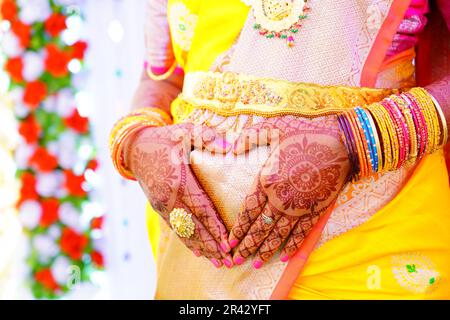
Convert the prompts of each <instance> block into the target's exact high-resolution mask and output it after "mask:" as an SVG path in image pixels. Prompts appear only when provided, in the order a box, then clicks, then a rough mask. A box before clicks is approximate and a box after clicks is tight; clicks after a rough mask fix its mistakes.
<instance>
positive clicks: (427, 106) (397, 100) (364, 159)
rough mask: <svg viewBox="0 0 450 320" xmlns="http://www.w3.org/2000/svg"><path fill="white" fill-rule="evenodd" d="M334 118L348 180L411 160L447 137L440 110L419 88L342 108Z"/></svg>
mask: <svg viewBox="0 0 450 320" xmlns="http://www.w3.org/2000/svg"><path fill="white" fill-rule="evenodd" d="M338 121H339V127H340V129H341V132H342V134H343V137H344V141H345V145H346V147H347V151H348V153H349V159H350V162H351V164H352V168H353V171H352V173H351V178H352V180H357V179H360V178H363V177H367V176H370V175H371V174H373V173H376V172H385V171H389V170H395V169H398V168H400V167H401V166H402V165H404V164H409V163H412V162H415V161H417V160H419V159H421V158H422V157H423V156H424V155H426V154H430V153H432V152H434V151H435V150H437V149H438V148H440V147H442V146H444V145H445V144H446V143H447V139H448V129H447V122H446V120H445V117H444V113H443V112H442V110H441V108H440V106H439V104H438V103H437V102H436V100H434V98H433V97H432V96H431V95H430V94H429V93H428V92H427V91H426V90H425V89H423V88H413V89H411V90H409V91H408V92H404V93H401V94H398V95H391V96H389V97H387V98H385V99H383V100H382V101H380V102H378V103H373V104H370V105H368V106H365V107H356V108H354V109H351V110H348V111H345V112H344V113H342V114H340V115H338Z"/></svg>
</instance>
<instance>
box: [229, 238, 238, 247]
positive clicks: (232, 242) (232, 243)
mask: <svg viewBox="0 0 450 320" xmlns="http://www.w3.org/2000/svg"><path fill="white" fill-rule="evenodd" d="M238 243H239V241H237V240H236V239H233V240H231V241H230V247H231V249H234V248H235V247H236V246H237V245H238Z"/></svg>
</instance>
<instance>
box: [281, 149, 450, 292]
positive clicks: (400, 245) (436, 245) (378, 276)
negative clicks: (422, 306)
mask: <svg viewBox="0 0 450 320" xmlns="http://www.w3.org/2000/svg"><path fill="white" fill-rule="evenodd" d="M446 173H447V170H446V167H445V161H444V155H443V152H442V151H440V152H437V153H435V154H433V155H430V156H428V157H427V158H426V159H425V160H423V162H422V163H421V164H420V165H419V167H418V168H417V169H416V171H415V173H414V174H413V176H412V177H411V178H410V180H409V181H408V183H407V184H406V185H405V187H404V188H403V189H402V191H401V192H400V193H399V194H398V196H397V197H395V198H394V199H393V200H392V201H391V202H390V203H389V204H387V205H386V206H385V207H384V208H382V209H381V210H380V211H378V212H377V213H376V214H375V215H374V216H372V218H371V219H370V220H369V221H367V222H366V223H364V224H362V225H361V226H359V227H356V228H354V229H352V230H350V231H348V232H346V233H344V234H342V235H341V236H339V237H337V238H335V239H333V240H330V241H328V242H326V243H325V244H324V245H323V246H321V247H320V248H318V249H317V250H315V251H314V252H313V253H312V254H311V256H310V257H309V260H308V263H307V265H306V267H305V269H304V270H303V271H302V274H301V276H300V277H299V278H298V280H297V282H296V284H295V285H294V287H293V288H292V290H291V293H290V295H289V298H290V299H449V298H450V282H449V280H450V188H449V183H448V176H447V174H446ZM408 265H409V266H410V269H409V270H410V271H412V270H414V267H413V265H414V266H415V269H416V272H408ZM411 268H413V269H411ZM432 278H434V282H433V280H431V281H432V282H433V283H432V284H430V279H432Z"/></svg>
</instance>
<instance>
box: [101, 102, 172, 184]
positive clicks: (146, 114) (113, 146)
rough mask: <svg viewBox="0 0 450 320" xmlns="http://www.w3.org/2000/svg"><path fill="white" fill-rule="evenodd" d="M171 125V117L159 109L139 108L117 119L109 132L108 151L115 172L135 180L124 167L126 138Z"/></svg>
mask: <svg viewBox="0 0 450 320" xmlns="http://www.w3.org/2000/svg"><path fill="white" fill-rule="evenodd" d="M171 123H172V119H171V117H170V116H169V115H168V114H167V113H166V112H164V111H163V110H161V109H159V108H152V107H147V108H141V109H137V110H134V111H132V112H131V113H129V114H127V115H126V116H125V117H123V118H121V119H119V120H118V121H117V122H116V124H115V125H114V127H113V129H112V130H111V134H110V139H109V149H110V152H111V158H112V161H113V164H114V167H115V168H116V170H117V171H118V172H119V173H120V174H121V175H122V176H123V177H124V178H126V179H130V180H135V178H134V176H133V174H132V173H131V171H130V170H129V168H127V166H126V165H125V161H124V160H125V159H124V150H123V147H124V142H125V141H126V140H127V138H129V137H131V136H132V135H134V134H136V133H138V132H139V131H140V130H142V129H144V128H148V127H160V126H165V125H169V124H171Z"/></svg>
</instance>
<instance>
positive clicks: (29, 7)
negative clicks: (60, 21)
mask: <svg viewBox="0 0 450 320" xmlns="http://www.w3.org/2000/svg"><path fill="white" fill-rule="evenodd" d="M19 6H20V12H19V18H20V20H22V22H24V23H26V24H33V23H35V22H42V21H44V20H46V19H47V18H48V17H49V16H50V14H51V13H52V9H51V8H50V1H48V0H19Z"/></svg>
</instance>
